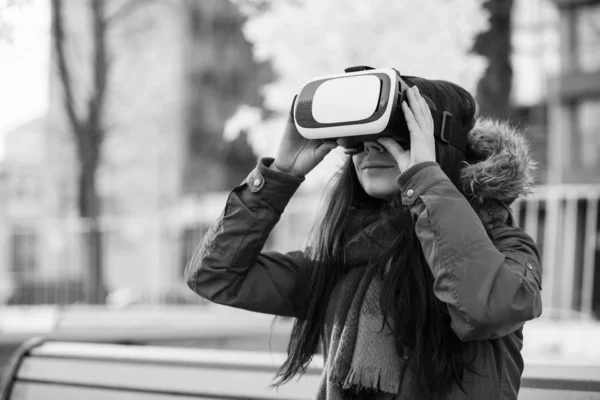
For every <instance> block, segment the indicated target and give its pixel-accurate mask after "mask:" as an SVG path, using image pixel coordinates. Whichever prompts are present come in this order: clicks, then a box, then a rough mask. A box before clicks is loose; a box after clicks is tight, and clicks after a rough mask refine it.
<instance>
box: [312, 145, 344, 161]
mask: <svg viewBox="0 0 600 400" xmlns="http://www.w3.org/2000/svg"><path fill="white" fill-rule="evenodd" d="M336 147H338V144H337V143H336V142H335V141H330V140H329V141H325V142H323V143H321V144H320V145H319V146H318V147H317V148H316V149H315V153H314V154H315V159H316V160H317V161H318V162H321V161H322V160H323V159H324V158H325V156H326V155H327V154H329V153H330V152H331V150H333V149H335V148H336Z"/></svg>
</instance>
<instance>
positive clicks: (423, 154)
mask: <svg viewBox="0 0 600 400" xmlns="http://www.w3.org/2000/svg"><path fill="white" fill-rule="evenodd" d="M406 94H407V97H408V102H409V104H410V107H409V106H408V105H407V104H406V101H403V102H402V111H403V112H404V117H405V118H406V124H407V125H408V130H409V131H410V150H404V149H403V148H402V146H400V145H399V144H398V142H396V141H395V140H394V139H392V138H389V137H381V138H379V139H377V141H378V142H379V143H381V144H382V145H383V146H384V147H385V148H386V150H387V151H389V152H390V154H391V155H392V156H393V157H394V158H395V159H396V162H397V163H398V167H400V171H402V172H404V171H406V170H408V169H409V168H410V167H412V166H413V165H416V164H419V163H422V162H425V161H435V138H434V137H433V118H432V117H431V110H430V109H429V106H428V105H427V103H426V102H425V99H423V97H422V96H421V94H420V93H419V88H417V87H416V86H413V87H412V88H409V89H408V90H407V91H406Z"/></svg>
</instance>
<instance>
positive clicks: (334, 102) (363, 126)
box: [294, 68, 398, 139]
mask: <svg viewBox="0 0 600 400" xmlns="http://www.w3.org/2000/svg"><path fill="white" fill-rule="evenodd" d="M377 73H379V74H385V75H387V76H388V77H389V78H390V86H391V87H390V90H389V98H388V99H387V106H386V109H385V111H384V112H383V114H382V115H381V116H380V117H379V118H377V119H375V120H373V121H368V122H363V123H361V122H359V121H364V120H366V119H369V117H371V116H372V115H373V114H374V113H375V111H376V109H377V107H378V106H379V103H380V98H379V97H380V93H381V91H382V90H383V87H382V83H381V80H380V78H379V77H377V76H376V75H375V74H377ZM353 78H356V79H353ZM318 81H324V82H322V83H321V84H320V85H319V86H318V87H317V89H316V90H315V93H314V95H313V96H312V105H311V112H312V116H313V118H314V120H315V121H316V125H315V126H314V127H310V128H309V127H303V126H302V125H300V124H299V122H298V114H297V113H298V105H299V104H298V102H296V104H295V106H294V117H295V121H296V128H297V129H298V132H300V134H301V135H302V136H304V137H305V138H307V139H328V138H340V137H349V136H358V135H372V134H378V133H381V132H382V131H383V130H384V129H385V128H386V127H387V125H388V122H389V120H390V117H391V113H392V110H393V108H394V106H395V104H394V99H395V96H396V94H397V85H398V79H397V73H396V71H395V70H394V69H391V68H381V69H372V70H366V71H360V72H353V73H345V74H338V75H328V76H321V77H318V78H314V79H312V80H310V81H309V82H307V83H306V84H305V85H304V87H303V88H302V90H301V91H300V95H299V96H298V98H301V97H302V92H303V91H304V90H305V89H306V88H307V87H308V86H309V85H310V84H311V83H314V82H318ZM342 90H343V93H342V92H341V91H342ZM329 124H336V126H327V125H329ZM319 125H323V126H319Z"/></svg>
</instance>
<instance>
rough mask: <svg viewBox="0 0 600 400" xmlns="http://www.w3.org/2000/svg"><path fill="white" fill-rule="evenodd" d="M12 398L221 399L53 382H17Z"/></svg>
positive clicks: (38, 399)
mask: <svg viewBox="0 0 600 400" xmlns="http://www.w3.org/2000/svg"><path fill="white" fill-rule="evenodd" d="M12 398H14V399H19V400H40V399H47V400H52V399H56V400H59V399H60V400H82V399H85V400H173V399H174V398H175V399H177V400H199V399H202V400H223V398H216V397H197V396H194V397H190V396H177V397H173V395H172V394H156V393H139V392H138V393H136V392H123V391H116V390H106V389H90V388H88V387H73V386H61V385H55V384H45V383H34V382H17V383H16V384H15V386H14V387H13V392H12Z"/></svg>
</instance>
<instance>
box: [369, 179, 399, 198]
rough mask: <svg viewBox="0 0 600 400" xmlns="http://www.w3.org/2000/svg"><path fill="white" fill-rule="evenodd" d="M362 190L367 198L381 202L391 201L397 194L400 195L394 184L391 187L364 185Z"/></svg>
mask: <svg viewBox="0 0 600 400" xmlns="http://www.w3.org/2000/svg"><path fill="white" fill-rule="evenodd" d="M363 189H365V192H366V193H367V194H368V195H369V196H371V197H374V198H376V199H382V200H391V199H392V198H394V197H395V196H396V195H397V194H398V193H400V188H399V187H398V186H397V185H396V183H395V182H394V185H393V186H392V187H390V186H389V185H385V186H383V187H382V186H381V185H366V187H365V186H363Z"/></svg>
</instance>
